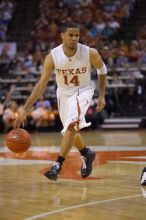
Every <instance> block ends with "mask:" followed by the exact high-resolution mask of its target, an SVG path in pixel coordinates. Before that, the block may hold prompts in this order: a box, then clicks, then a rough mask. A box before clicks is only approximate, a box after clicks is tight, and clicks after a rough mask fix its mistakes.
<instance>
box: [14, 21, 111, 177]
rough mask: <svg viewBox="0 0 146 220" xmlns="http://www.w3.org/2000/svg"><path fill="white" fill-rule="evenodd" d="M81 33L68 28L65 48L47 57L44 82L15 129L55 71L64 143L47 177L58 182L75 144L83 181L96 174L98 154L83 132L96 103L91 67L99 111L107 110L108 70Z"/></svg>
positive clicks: (77, 29) (46, 174)
mask: <svg viewBox="0 0 146 220" xmlns="http://www.w3.org/2000/svg"><path fill="white" fill-rule="evenodd" d="M79 36H80V30H79V28H78V27H77V26H76V25H74V24H73V25H72V24H71V25H68V24H66V25H64V27H63V28H62V32H61V38H62V44H61V45H59V46H57V47H56V48H54V49H52V50H51V52H50V53H49V54H48V55H47V56H46V58H45V61H44V66H43V70H42V74H41V78H40V80H39V82H38V83H37V85H36V86H35V87H34V89H33V92H32V94H31V95H30V96H29V98H28V100H27V101H26V103H25V105H24V108H23V111H22V112H21V114H20V115H19V117H18V119H16V120H15V122H14V128H16V127H20V126H21V124H22V125H24V120H25V118H26V116H27V112H28V111H30V110H31V108H32V106H33V104H34V103H35V102H36V101H37V100H38V99H39V97H40V96H41V94H42V93H43V92H44V89H45V88H46V86H47V83H48V80H49V78H50V75H51V72H52V70H53V69H55V73H56V81H57V86H58V88H57V100H58V110H59V115H60V118H61V121H62V124H63V130H62V131H61V133H62V134H63V139H62V142H61V147H60V153H59V156H58V158H57V160H56V163H55V164H54V165H53V166H52V168H51V169H50V170H49V171H47V172H46V173H45V174H44V175H45V176H46V177H47V178H48V179H50V180H57V178H58V175H59V173H60V171H61V168H62V165H63V162H64V160H65V158H66V157H67V155H68V153H69V151H70V149H71V147H72V146H73V144H74V145H75V146H76V147H77V148H78V150H79V151H80V153H81V158H82V167H81V176H82V178H85V177H88V176H89V175H90V174H91V171H92V163H93V161H94V159H95V154H96V153H95V152H94V151H93V150H91V149H89V148H87V147H86V146H85V143H84V141H83V139H82V136H81V134H80V133H79V131H80V129H82V128H85V127H87V126H89V125H90V124H91V123H86V121H85V114H86V112H87V109H88V107H89V105H90V102H91V100H92V96H93V93H94V87H93V86H92V84H91V67H94V68H95V69H97V74H98V82H99V97H98V104H97V111H101V110H102V109H103V108H104V106H105V87H106V75H107V69H106V66H105V64H104V63H103V61H102V59H101V57H100V55H99V54H98V52H97V50H95V49H93V48H89V47H88V46H85V45H83V44H80V43H78V42H79Z"/></svg>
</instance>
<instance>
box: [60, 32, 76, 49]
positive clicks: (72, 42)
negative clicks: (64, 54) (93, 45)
mask: <svg viewBox="0 0 146 220" xmlns="http://www.w3.org/2000/svg"><path fill="white" fill-rule="evenodd" d="M79 36H80V31H79V29H78V28H68V29H67V30H66V32H64V33H62V34H61V37H62V41H63V44H64V45H65V46H67V47H68V48H70V49H75V48H77V43H78V41H79Z"/></svg>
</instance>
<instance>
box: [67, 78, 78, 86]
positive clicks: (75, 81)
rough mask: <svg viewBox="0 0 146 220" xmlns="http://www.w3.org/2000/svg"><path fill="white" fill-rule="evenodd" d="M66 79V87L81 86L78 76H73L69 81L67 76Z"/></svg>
mask: <svg viewBox="0 0 146 220" xmlns="http://www.w3.org/2000/svg"><path fill="white" fill-rule="evenodd" d="M63 78H64V84H65V85H68V86H69V85H70V84H74V86H79V85H80V83H79V78H78V76H73V77H72V78H71V79H69V78H68V77H67V76H63Z"/></svg>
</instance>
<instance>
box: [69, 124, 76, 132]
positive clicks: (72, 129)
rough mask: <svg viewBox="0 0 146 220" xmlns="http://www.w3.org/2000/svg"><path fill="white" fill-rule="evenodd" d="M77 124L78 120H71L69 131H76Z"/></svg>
mask: <svg viewBox="0 0 146 220" xmlns="http://www.w3.org/2000/svg"><path fill="white" fill-rule="evenodd" d="M75 125H76V122H71V123H70V124H69V126H68V130H69V131H75V128H74V126H75Z"/></svg>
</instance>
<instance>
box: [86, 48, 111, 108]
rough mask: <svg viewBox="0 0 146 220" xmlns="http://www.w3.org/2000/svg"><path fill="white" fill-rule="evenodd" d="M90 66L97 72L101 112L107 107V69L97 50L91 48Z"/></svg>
mask: <svg viewBox="0 0 146 220" xmlns="http://www.w3.org/2000/svg"><path fill="white" fill-rule="evenodd" d="M89 58H90V64H91V66H93V67H94V68H95V69H96V70H97V75H98V88H99V97H98V103H97V111H101V110H102V109H103V108H104V107H105V89H106V83H107V68H106V66H105V64H104V62H103V60H102V58H101V56H100V55H99V53H98V51H97V50H96V49H93V48H90V52H89Z"/></svg>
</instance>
